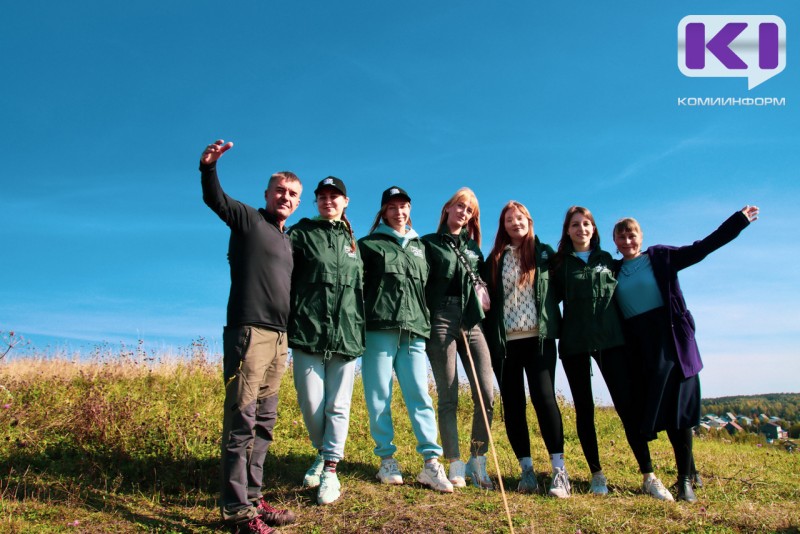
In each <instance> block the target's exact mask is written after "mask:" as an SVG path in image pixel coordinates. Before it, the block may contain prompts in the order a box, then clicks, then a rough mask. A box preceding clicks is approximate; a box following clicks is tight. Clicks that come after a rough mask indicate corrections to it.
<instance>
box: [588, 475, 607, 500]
mask: <svg viewBox="0 0 800 534" xmlns="http://www.w3.org/2000/svg"><path fill="white" fill-rule="evenodd" d="M591 490H592V494H594V495H608V480H606V476H605V475H604V474H603V472H602V471H598V472H597V473H594V474H593V475H592V486H591Z"/></svg>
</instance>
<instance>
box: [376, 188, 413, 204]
mask: <svg viewBox="0 0 800 534" xmlns="http://www.w3.org/2000/svg"><path fill="white" fill-rule="evenodd" d="M394 197H402V198H404V199H406V200H407V201H408V202H411V197H410V196H408V193H406V191H405V189H403V188H401V187H397V186H396V185H393V186H392V187H390V188H389V189H387V190H386V191H384V192H383V195H381V206H383V205H384V204H386V203H387V202H389V201H390V200H392V199H393V198H394Z"/></svg>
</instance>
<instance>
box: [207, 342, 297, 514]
mask: <svg viewBox="0 0 800 534" xmlns="http://www.w3.org/2000/svg"><path fill="white" fill-rule="evenodd" d="M222 339H223V352H224V354H223V374H224V379H225V406H224V414H223V420H222V451H221V452H222V462H221V463H222V488H221V495H220V508H221V511H222V518H223V520H225V521H227V522H230V523H239V522H242V521H247V520H250V519H252V518H254V517H255V516H256V508H255V504H254V503H256V502H257V501H258V500H259V499H260V498H261V484H262V479H263V474H264V459H265V457H266V455H267V450H268V449H269V446H270V445H271V444H272V430H273V428H274V427H275V420H276V419H277V411H278V388H279V387H280V383H281V378H282V377H283V374H284V372H285V371H286V359H287V356H288V346H287V341H286V333H285V332H275V331H272V330H268V329H266V328H258V327H255V326H243V327H238V328H225V331H224V332H223V335H222Z"/></svg>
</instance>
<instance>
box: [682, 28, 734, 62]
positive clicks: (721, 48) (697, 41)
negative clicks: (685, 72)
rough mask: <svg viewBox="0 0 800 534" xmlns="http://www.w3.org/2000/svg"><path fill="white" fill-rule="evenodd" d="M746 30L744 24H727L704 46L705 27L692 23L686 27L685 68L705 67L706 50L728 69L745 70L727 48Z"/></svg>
mask: <svg viewBox="0 0 800 534" xmlns="http://www.w3.org/2000/svg"><path fill="white" fill-rule="evenodd" d="M745 28H747V23H746V22H729V23H728V24H726V25H725V26H724V27H723V28H722V29H721V30H720V31H719V32H717V34H716V35H715V36H714V37H712V38H711V40H710V41H708V44H706V38H705V25H704V24H703V23H702V22H692V23H690V24H687V25H686V67H687V68H690V69H702V68H705V66H706V48H708V51H709V52H711V53H712V54H714V55H715V56H716V57H717V59H718V60H719V61H720V63H722V64H723V65H724V66H725V67H726V68H728V69H746V68H747V64H746V63H745V62H744V61H742V58H740V57H739V56H737V55H736V54H734V53H733V50H731V49H730V48H729V46H730V44H731V42H733V40H734V39H736V38H737V37H738V36H739V34H740V33H742V32H743V31H744V29H745Z"/></svg>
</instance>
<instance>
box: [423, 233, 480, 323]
mask: <svg viewBox="0 0 800 534" xmlns="http://www.w3.org/2000/svg"><path fill="white" fill-rule="evenodd" d="M448 239H449V240H453V239H454V240H455V241H456V246H457V247H458V249H459V250H460V251H461V253H462V254H464V257H465V258H466V259H467V261H468V262H469V264H470V267H471V268H472V272H474V273H475V274H476V275H480V274H481V273H483V252H481V249H480V247H479V246H478V244H477V243H476V242H475V241H473V240H472V239H469V238H468V237H467V229H466V228H464V229H463V230H461V233H460V234H459V235H458V236H452V235H450V233H448V231H447V227H446V226H445V225H442V226H440V227H439V230H438V231H437V232H436V233H435V234H428V235H425V236H423V237H422V241H423V242H424V243H425V245H426V246H427V253H428V255H427V259H428V265H429V266H430V274H428V284H427V286H426V287H425V297H426V300H427V302H428V309H429V310H430V312H431V315H433V313H434V312H435V311H436V309H437V308H438V307H439V305H440V304H441V302H442V300H443V299H444V295H445V292H446V291H447V287H448V286H449V285H450V280H452V279H453V277H454V276H457V277H459V279H460V280H461V312H462V316H461V324H462V326H463V327H464V329H466V330H468V329H470V328H472V327H473V326H475V325H476V324H478V323H479V322H480V321H481V320H483V308H481V303H480V301H479V300H478V296H477V295H476V294H475V288H474V287H473V285H472V280H470V278H469V276H468V275H467V273H466V272H464V268H463V267H462V266H461V262H459V261H458V258H457V257H456V253H455V252H453V249H452V248H450V245H448V244H447V241H446V240H448Z"/></svg>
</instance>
